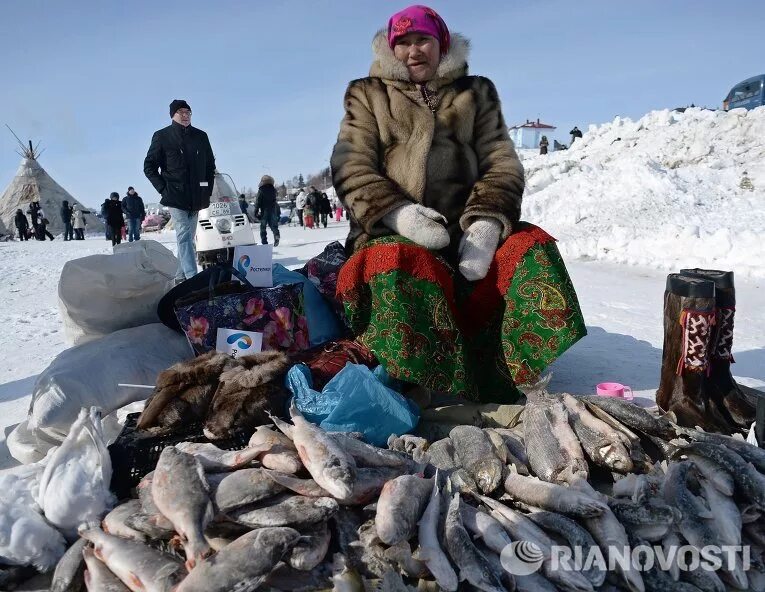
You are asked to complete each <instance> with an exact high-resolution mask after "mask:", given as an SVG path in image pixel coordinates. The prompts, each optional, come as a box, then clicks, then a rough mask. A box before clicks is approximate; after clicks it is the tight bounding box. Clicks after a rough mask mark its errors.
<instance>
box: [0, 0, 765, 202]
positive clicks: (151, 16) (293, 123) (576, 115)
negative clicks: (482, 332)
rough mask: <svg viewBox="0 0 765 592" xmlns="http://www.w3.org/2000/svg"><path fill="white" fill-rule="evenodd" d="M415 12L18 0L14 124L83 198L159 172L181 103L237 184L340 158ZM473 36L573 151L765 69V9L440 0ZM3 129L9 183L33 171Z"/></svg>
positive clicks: (147, 194) (3, 25) (377, 6)
mask: <svg viewBox="0 0 765 592" xmlns="http://www.w3.org/2000/svg"><path fill="white" fill-rule="evenodd" d="M404 6H406V3H404V2H398V1H396V2H390V1H387V0H386V1H379V0H378V1H372V0H337V1H329V0H325V1H321V0H319V1H313V2H311V1H307V0H294V1H281V2H280V1H275V0H271V1H261V0H250V1H226V0H219V1H218V2H215V3H213V2H209V1H205V2H202V1H199V0H185V1H175V0H173V1H168V2H161V1H157V2H153V1H152V2H149V1H144V0H130V1H124V0H122V1H119V2H115V1H111V0H103V1H82V0H70V1H69V2H60V1H55V0H50V1H42V0H3V2H2V4H0V75H2V78H3V80H2V86H1V87H0V88H1V89H2V90H0V124H4V123H8V124H10V125H11V127H13V128H14V130H15V131H16V132H17V133H18V134H19V135H20V136H21V137H22V139H27V138H31V139H32V140H35V141H36V140H42V145H43V146H44V147H45V148H46V152H45V153H44V154H43V155H42V157H41V159H40V162H41V163H42V165H43V166H44V167H45V168H46V170H48V172H49V173H50V174H51V175H52V176H53V177H54V178H55V179H56V180H57V181H58V182H59V183H61V184H62V185H63V186H64V187H65V188H67V189H68V190H69V191H70V192H71V193H72V194H73V195H75V197H77V198H78V199H79V200H80V201H82V202H83V203H85V204H89V205H95V204H98V203H101V202H102V201H103V200H104V199H105V197H107V196H108V194H109V193H110V192H111V191H119V192H120V193H121V194H122V193H124V192H125V190H126V189H127V187H128V185H134V186H135V187H136V188H137V189H138V191H139V193H141V194H142V195H143V196H144V198H145V199H147V200H148V201H154V200H155V199H157V195H156V193H155V192H154V190H153V189H152V188H151V185H150V184H149V183H148V181H147V180H146V179H145V177H144V176H143V170H142V169H143V158H144V156H145V153H146V149H147V148H148V145H149V140H150V138H151V134H152V132H153V131H154V130H156V129H159V128H160V127H163V126H164V125H167V124H168V123H169V118H168V112H167V108H168V104H169V103H170V101H171V100H172V99H173V98H185V99H187V100H188V101H189V103H190V104H191V106H192V108H193V111H194V119H193V123H194V125H196V126H198V127H200V128H202V129H204V130H206V131H207V132H208V134H209V136H210V138H211V141H212V145H213V150H214V151H215V154H216V158H217V162H218V167H219V169H220V170H222V171H224V172H227V173H229V174H231V175H232V177H233V178H234V181H235V182H236V183H237V185H248V186H252V185H257V181H258V179H259V178H260V176H261V175H262V174H263V173H269V174H271V175H273V176H274V177H276V178H277V179H279V180H281V179H284V178H287V177H291V176H292V175H294V174H296V173H298V172H303V173H308V172H311V171H316V170H318V169H320V168H321V167H323V166H326V165H327V163H328V159H329V156H330V153H331V150H332V146H333V144H334V141H335V138H336V136H337V129H338V123H339V121H340V119H341V117H342V97H343V92H344V90H345V86H346V84H347V83H348V81H349V80H351V79H354V78H359V77H362V76H365V75H366V73H367V71H368V68H369V63H370V59H371V50H370V48H369V44H370V40H371V37H372V35H373V33H374V32H375V31H376V30H377V29H378V28H379V27H382V26H384V25H385V24H386V22H387V18H388V17H389V16H390V14H391V13H392V12H395V11H396V10H399V9H400V8H402V7H404ZM431 6H432V7H433V8H435V9H436V10H437V11H439V12H440V13H441V15H442V16H443V17H444V19H445V20H446V22H447V24H448V25H449V27H450V28H451V29H452V30H454V31H459V32H462V33H463V34H465V35H467V36H468V37H470V38H471V40H472V45H473V51H472V58H471V62H470V69H471V72H472V73H475V74H482V75H485V76H488V77H490V78H491V79H492V80H493V81H494V82H495V84H496V85H497V88H498V90H499V93H500V97H501V99H502V103H503V109H504V113H505V119H506V120H507V122H508V124H510V125H511V124H513V123H519V122H523V121H524V120H525V119H527V118H528V119H536V118H537V117H539V118H541V119H542V121H544V122H546V123H551V124H554V125H556V126H558V133H556V134H554V137H558V138H559V139H561V140H565V141H567V139H568V137H567V132H568V130H569V129H571V127H573V125H575V124H576V125H579V127H580V128H582V129H586V127H587V125H588V124H591V123H602V122H605V121H609V120H611V119H613V117H614V116H617V115H623V116H629V117H633V118H635V117H640V116H641V115H643V114H644V113H646V112H647V111H650V110H652V109H659V108H672V107H675V106H680V105H687V104H690V103H695V104H696V105H707V106H710V107H717V106H719V105H720V103H721V101H722V99H723V97H724V96H725V94H726V93H727V91H728V90H729V89H730V87H731V86H732V85H733V84H734V83H736V82H737V81H739V80H741V79H744V78H747V77H749V76H752V75H755V74H760V73H763V72H765V63H763V61H762V59H761V58H762V55H763V52H762V38H763V24H764V23H765V2H762V1H761V0H750V1H740V2H722V1H721V0H717V1H715V2H713V1H706V0H695V1H690V0H688V1H676V0H609V1H606V0H602V1H601V0H598V1H595V0H524V1H519V0H505V1H497V2H493V1H492V2H489V1H481V0H474V1H470V2H467V1H464V0H439V1H434V2H433V3H432V4H431ZM14 148H15V140H13V138H12V137H11V135H10V134H9V133H8V132H7V130H5V128H4V127H3V128H2V129H0V188H3V187H5V185H6V184H7V183H8V182H9V181H10V179H11V177H12V176H13V174H14V173H15V171H16V168H17V166H18V162H19V157H18V156H17V155H16V154H14Z"/></svg>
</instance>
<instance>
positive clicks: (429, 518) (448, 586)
mask: <svg viewBox="0 0 765 592" xmlns="http://www.w3.org/2000/svg"><path fill="white" fill-rule="evenodd" d="M440 520H441V491H440V489H439V487H438V475H436V478H435V479H433V490H432V492H431V494H430V500H429V501H428V505H427V507H426V508H425V511H424V512H423V514H422V518H420V524H419V529H418V536H417V539H418V541H419V544H420V546H419V548H418V549H417V551H416V554H415V556H416V557H417V558H418V559H419V560H420V561H423V562H424V563H425V564H426V565H427V566H428V569H429V570H430V573H431V574H433V577H434V578H435V579H436V582H438V585H439V586H440V587H441V588H442V589H443V590H446V592H455V590H457V586H458V585H459V581H458V580H457V574H456V573H454V569H453V568H452V566H451V564H450V563H449V559H448V558H447V557H446V554H445V553H444V552H443V550H442V549H441V541H440V540H439V539H440V537H439V522H440Z"/></svg>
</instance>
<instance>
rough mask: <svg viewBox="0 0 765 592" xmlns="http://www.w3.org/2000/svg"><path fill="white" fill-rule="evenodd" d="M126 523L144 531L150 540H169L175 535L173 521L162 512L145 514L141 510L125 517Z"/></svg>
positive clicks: (136, 529)
mask: <svg viewBox="0 0 765 592" xmlns="http://www.w3.org/2000/svg"><path fill="white" fill-rule="evenodd" d="M125 525H126V526H127V527H129V528H132V529H133V530H135V531H138V532H142V533H144V534H145V535H146V537H147V538H148V539H150V540H153V539H158V540H164V541H167V540H169V539H171V538H172V537H173V536H174V535H175V527H173V523H172V522H170V521H169V520H168V519H167V518H165V517H164V516H162V514H159V513H157V514H145V513H143V512H139V513H138V514H132V515H131V516H128V517H127V518H125Z"/></svg>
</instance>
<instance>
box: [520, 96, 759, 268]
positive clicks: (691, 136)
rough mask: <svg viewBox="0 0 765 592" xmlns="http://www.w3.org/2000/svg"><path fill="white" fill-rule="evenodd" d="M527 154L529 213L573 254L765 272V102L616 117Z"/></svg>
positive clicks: (660, 265) (636, 262) (637, 262)
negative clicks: (563, 146)
mask: <svg viewBox="0 0 765 592" xmlns="http://www.w3.org/2000/svg"><path fill="white" fill-rule="evenodd" d="M521 157H522V159H523V164H524V167H525V169H526V179H527V185H526V187H527V188H526V194H525V197H524V204H523V219H525V220H528V221H530V222H533V223H535V224H539V225H540V226H542V227H543V228H545V229H546V230H548V231H549V232H550V233H551V234H553V236H555V237H556V238H558V239H559V241H560V243H559V244H560V247H561V250H562V251H563V253H564V255H566V256H568V257H569V258H582V259H605V260H609V261H614V262H617V263H628V264H632V265H647V266H652V267H658V268H660V269H667V270H675V269H679V268H680V267H715V268H719V269H731V270H734V271H736V273H738V274H743V275H750V276H755V277H765V266H763V264H762V262H763V260H764V259H765V257H764V256H765V246H764V244H763V241H762V240H761V238H760V236H759V234H760V233H761V231H762V229H763V228H765V108H762V107H761V108H758V109H755V110H752V111H745V110H743V109H736V110H733V111H729V112H727V113H726V112H724V111H708V110H703V109H695V108H694V109H688V110H687V111H685V113H678V112H672V111H667V110H665V111H654V112H651V113H648V114H647V115H645V116H644V117H642V118H641V119H639V120H638V121H631V120H630V119H626V118H621V117H617V118H616V119H614V121H613V122H611V123H607V124H604V125H601V126H590V129H589V131H588V132H587V133H586V134H585V135H584V137H583V138H582V139H581V140H577V141H576V142H574V144H573V145H572V147H571V148H570V149H569V150H567V151H561V152H554V153H550V154H549V155H547V156H541V155H536V154H533V153H531V151H523V154H522V155H521Z"/></svg>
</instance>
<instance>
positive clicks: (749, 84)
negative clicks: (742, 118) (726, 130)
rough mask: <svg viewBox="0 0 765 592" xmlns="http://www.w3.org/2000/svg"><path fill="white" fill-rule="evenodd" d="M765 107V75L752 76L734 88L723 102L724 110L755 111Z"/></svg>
mask: <svg viewBox="0 0 765 592" xmlns="http://www.w3.org/2000/svg"><path fill="white" fill-rule="evenodd" d="M762 105H765V74H760V75H759V76H752V77H751V78H747V79H746V80H744V81H742V82H739V83H738V84H737V85H736V86H734V87H733V88H732V89H731V90H730V92H729V93H728V96H727V97H725V100H724V101H723V109H725V110H726V111H728V110H730V109H738V108H739V107H743V108H744V109H754V108H755V107H760V106H762Z"/></svg>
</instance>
